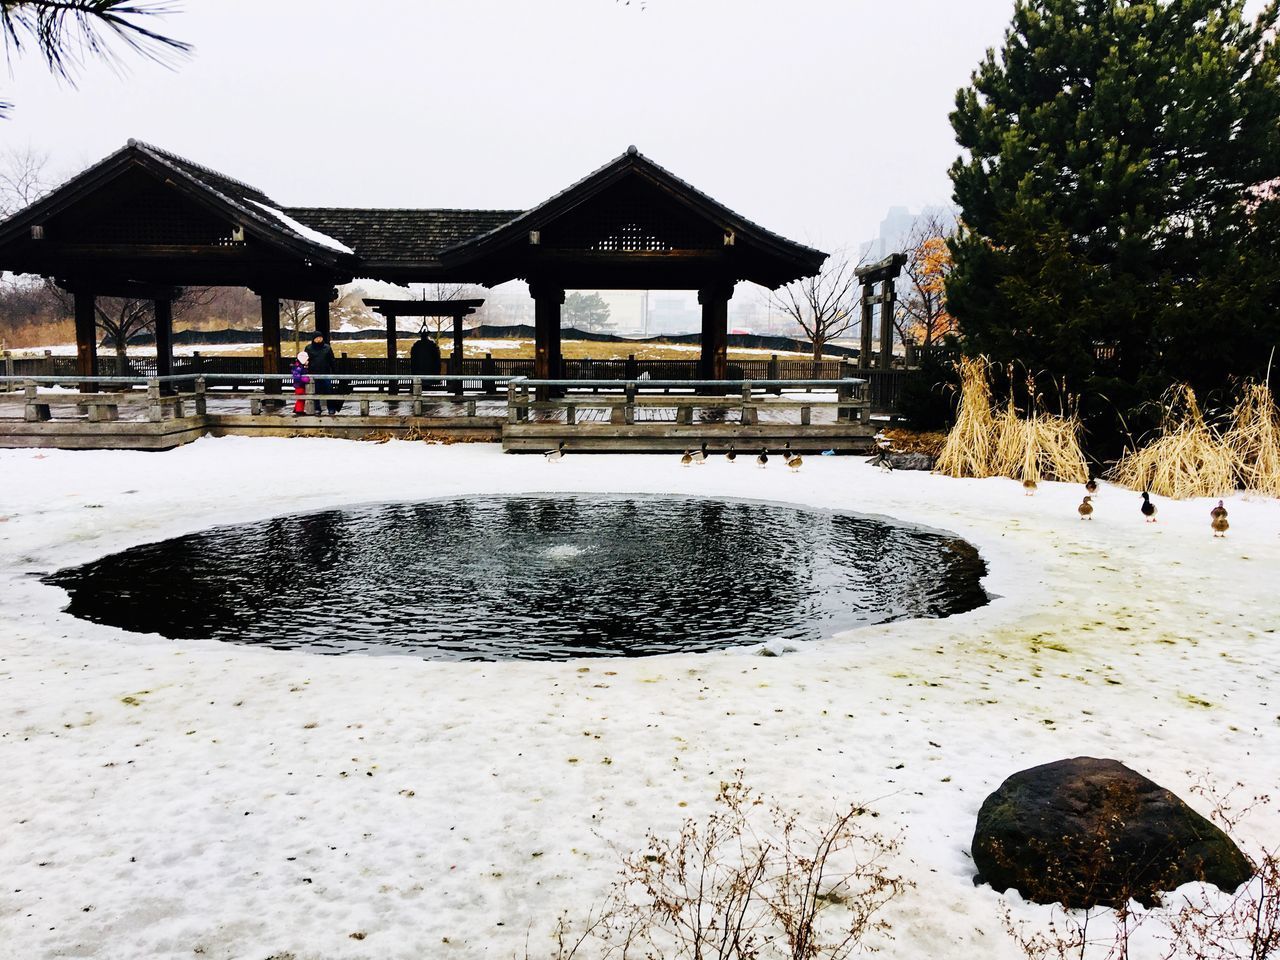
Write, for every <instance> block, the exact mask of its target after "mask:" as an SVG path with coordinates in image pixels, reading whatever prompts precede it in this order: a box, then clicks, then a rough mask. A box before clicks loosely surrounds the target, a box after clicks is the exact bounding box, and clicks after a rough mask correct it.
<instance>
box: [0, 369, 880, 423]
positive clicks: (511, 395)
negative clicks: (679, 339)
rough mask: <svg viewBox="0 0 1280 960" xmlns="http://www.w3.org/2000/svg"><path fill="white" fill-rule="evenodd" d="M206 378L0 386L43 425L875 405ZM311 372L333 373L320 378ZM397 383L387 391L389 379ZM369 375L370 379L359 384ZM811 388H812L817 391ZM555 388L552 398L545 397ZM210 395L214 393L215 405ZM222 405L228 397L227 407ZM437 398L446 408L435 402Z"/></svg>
mask: <svg viewBox="0 0 1280 960" xmlns="http://www.w3.org/2000/svg"><path fill="white" fill-rule="evenodd" d="M212 379H213V378H209V377H205V376H189V375H173V376H169V377H145V378H144V377H102V376H99V377H79V376H76V375H70V376H63V377H29V378H7V377H3V376H0V386H7V385H10V384H15V383H16V385H17V386H18V387H19V390H18V392H6V393H0V405H6V406H9V405H14V404H21V405H22V407H23V420H24V421H25V422H27V423H42V422H47V421H49V420H53V419H76V420H78V419H80V418H82V417H86V418H87V419H88V420H89V421H90V422H93V423H101V422H109V421H116V420H119V419H120V412H121V408H127V407H133V408H135V409H134V411H133V416H134V419H138V418H139V417H141V418H142V419H144V420H148V421H151V422H160V421H163V420H167V419H182V418H184V417H188V416H201V417H203V416H206V415H209V414H215V413H216V414H231V413H235V412H236V409H235V408H238V410H239V412H240V413H241V414H243V413H248V414H250V415H252V416H276V415H282V414H288V413H292V405H293V404H294V403H296V402H297V401H298V400H301V401H302V403H303V405H304V412H305V413H307V414H313V415H314V414H316V413H320V412H322V411H321V410H320V406H319V405H320V404H321V403H322V402H325V401H328V400H339V401H343V402H344V403H346V402H350V403H352V404H355V405H358V411H359V415H360V416H362V417H368V416H370V413H371V405H372V404H373V403H374V402H378V403H383V404H387V405H389V407H390V408H391V412H392V415H393V416H399V415H400V413H399V411H400V410H401V409H403V408H404V407H408V411H406V412H411V414H412V415H413V416H414V417H428V418H430V417H432V416H439V417H447V418H456V417H457V416H458V415H459V410H461V414H462V415H463V416H465V417H467V418H475V417H477V416H479V413H480V405H481V404H484V405H485V406H486V407H487V408H488V410H489V411H490V412H489V416H491V417H498V418H502V419H506V420H507V421H508V422H510V423H520V422H524V421H527V420H528V418H529V416H530V413H531V412H534V413H537V412H546V411H551V410H557V411H564V414H565V418H566V420H567V422H568V423H569V424H573V423H575V421H576V419H577V412H578V410H579V409H586V408H592V409H606V410H609V411H610V418H611V420H613V421H614V422H617V423H625V424H630V423H634V421H635V414H636V410H637V409H638V408H646V407H648V408H656V407H663V408H672V407H674V408H675V409H676V422H678V423H689V422H692V418H693V411H695V410H701V411H719V412H722V413H723V412H728V411H733V410H736V411H738V412H739V418H740V422H742V423H744V424H751V423H754V422H756V421H757V419H758V415H759V412H760V411H762V410H764V409H768V410H771V411H798V413H799V422H800V424H801V425H807V424H809V423H810V421H811V417H812V414H813V411H815V410H818V409H824V410H827V411H830V412H833V413H834V414H835V419H836V420H837V422H855V421H856V422H860V423H863V424H866V423H867V422H868V421H869V418H870V412H871V409H872V404H871V402H870V398H869V393H868V384H867V382H866V381H864V380H862V379H859V378H845V379H841V380H834V381H833V380H824V379H816V380H811V379H785V380H761V381H751V380H728V381H726V380H696V379H676V380H657V379H636V380H582V379H557V380H534V379H531V378H526V377H510V376H488V377H481V376H478V375H477V376H472V375H470V374H465V375H463V374H459V375H452V374H443V375H441V376H431V377H421V376H413V375H406V376H403V377H400V376H396V377H393V376H391V375H389V374H386V373H383V374H380V375H377V376H373V375H368V376H366V375H359V374H333V375H331V376H329V377H324V378H316V379H312V381H311V382H310V383H308V384H307V385H306V388H305V392H304V393H303V394H302V395H301V396H299V395H297V394H295V393H293V392H292V391H291V389H289V388H287V387H286V383H287V382H290V381H291V378H290V377H288V376H286V375H284V374H277V375H274V376H268V375H266V374H261V373H259V374H223V375H221V376H220V377H219V378H218V380H219V381H223V383H221V385H219V386H215V385H214V384H213V383H212V382H211V381H212ZM317 379H319V380H322V381H330V382H329V383H328V384H327V387H328V390H327V392H322V391H324V390H325V386H326V385H325V384H320V383H317ZM393 379H394V380H396V381H398V382H399V383H400V385H401V387H402V388H403V391H404V392H403V393H401V394H391V393H389V392H387V390H384V389H383V388H387V389H389V388H390V381H392V380H393ZM366 381H373V382H372V383H371V384H366ZM815 391H816V392H815ZM553 393H554V394H555V396H554V397H552V396H549V395H550V394H553ZM211 401H217V405H216V409H215V408H214V407H212V406H211V405H210V404H211ZM229 404H231V405H230V406H229ZM442 405H443V406H442Z"/></svg>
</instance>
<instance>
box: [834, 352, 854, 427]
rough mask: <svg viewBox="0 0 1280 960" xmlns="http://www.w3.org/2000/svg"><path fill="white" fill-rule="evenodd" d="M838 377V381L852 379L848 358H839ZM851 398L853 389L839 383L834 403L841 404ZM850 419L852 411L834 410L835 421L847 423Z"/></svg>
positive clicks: (838, 408)
mask: <svg viewBox="0 0 1280 960" xmlns="http://www.w3.org/2000/svg"><path fill="white" fill-rule="evenodd" d="M838 375H839V377H840V379H841V380H846V379H848V378H850V377H852V376H853V368H852V366H851V365H850V363H849V358H848V357H841V358H840V370H839V374H838ZM852 397H853V388H852V387H850V386H849V385H848V384H845V383H841V384H840V385H839V386H838V387H836V402H837V403H839V402H842V401H847V400H850V399H851V398H852ZM852 419H853V411H852V410H849V409H842V408H840V407H837V408H836V420H837V421H848V420H852Z"/></svg>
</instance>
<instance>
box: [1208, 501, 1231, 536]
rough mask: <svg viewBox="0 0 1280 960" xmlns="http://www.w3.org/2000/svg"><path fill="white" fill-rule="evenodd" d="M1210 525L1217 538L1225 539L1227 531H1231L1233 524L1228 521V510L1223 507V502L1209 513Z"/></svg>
mask: <svg viewBox="0 0 1280 960" xmlns="http://www.w3.org/2000/svg"><path fill="white" fill-rule="evenodd" d="M1209 525H1210V526H1211V527H1213V535H1214V536H1215V537H1225V536H1226V535H1227V531H1228V530H1230V529H1231V524H1230V523H1229V522H1228V521H1227V508H1226V507H1224V506H1223V505H1222V501H1221V500H1219V501H1218V505H1217V506H1216V507H1214V508H1213V509H1212V510H1210V511H1209Z"/></svg>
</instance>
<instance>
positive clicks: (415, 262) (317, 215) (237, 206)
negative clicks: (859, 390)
mask: <svg viewBox="0 0 1280 960" xmlns="http://www.w3.org/2000/svg"><path fill="white" fill-rule="evenodd" d="M138 168H141V169H142V170H144V171H146V172H148V173H149V174H150V175H151V176H153V177H154V178H156V179H157V180H159V181H161V182H163V183H164V184H166V185H168V186H172V187H173V188H175V189H176V190H178V191H179V192H180V193H182V194H183V195H185V196H186V197H187V198H188V199H189V200H191V201H193V202H195V203H196V204H199V205H200V206H202V207H203V208H204V209H205V210H206V211H208V212H210V213H211V214H213V215H215V216H216V218H217V219H218V220H219V221H220V222H222V223H226V224H229V225H230V226H228V232H230V230H231V228H232V227H234V226H237V225H238V226H239V227H243V228H244V229H245V230H246V232H248V233H251V234H252V235H253V236H254V237H255V238H258V239H260V240H263V241H265V242H266V243H268V244H270V245H271V246H272V247H274V248H275V249H276V250H277V251H280V252H282V253H284V254H286V255H287V257H289V258H292V260H291V261H290V262H294V263H297V264H298V269H299V270H306V271H310V272H311V273H309V274H308V276H310V275H312V274H314V273H315V271H322V272H325V271H327V273H328V274H329V275H332V276H333V277H335V278H339V277H341V276H348V277H349V276H353V275H355V276H370V277H381V278H383V279H394V280H397V281H400V282H405V281H410V280H423V279H429V278H431V277H449V276H454V275H457V276H462V275H468V276H469V275H470V274H472V273H477V274H483V275H484V276H485V277H492V278H494V279H496V280H498V281H499V282H500V280H501V279H506V278H509V277H510V276H521V275H524V274H523V273H521V271H522V270H524V269H525V267H527V255H528V250H527V248H528V245H529V236H530V233H531V232H532V231H538V230H540V229H542V228H543V227H544V226H546V225H550V224H554V223H556V222H557V221H562V220H563V218H566V217H572V216H577V215H578V213H579V212H580V211H581V210H584V209H590V207H591V204H592V203H593V202H596V199H597V198H598V197H601V196H602V195H605V194H606V193H607V191H609V190H610V188H612V187H614V186H615V185H619V184H622V183H623V182H624V181H626V182H627V183H632V184H636V183H643V184H644V189H645V190H649V191H653V193H652V195H654V196H656V197H659V198H662V202H669V203H672V204H675V205H678V207H679V208H680V209H682V210H685V211H688V213H689V214H690V215H691V216H693V217H695V218H696V219H697V221H698V222H699V223H702V224H705V229H706V230H708V231H712V233H713V236H715V237H718V236H719V234H718V233H717V232H716V231H718V230H723V231H724V248H723V253H722V254H716V255H717V256H720V257H721V260H722V261H723V265H726V269H736V270H739V271H741V273H740V274H739V276H740V277H741V278H743V279H753V280H756V281H757V282H763V283H765V284H766V285H767V286H776V285H778V284H781V283H785V282H787V281H789V280H791V279H795V278H798V277H802V276H808V275H811V274H813V273H816V272H817V271H818V269H819V268H820V267H821V265H822V262H823V260H824V259H826V254H824V253H822V252H821V251H818V250H815V249H813V248H811V247H807V246H804V245H802V244H799V243H795V242H794V241H791V240H788V239H786V238H785V237H782V236H780V235H778V234H776V233H773V232H772V231H769V230H766V229H765V228H764V227H762V226H760V225H759V224H757V223H754V222H753V221H751V220H748V219H747V218H745V217H743V216H742V215H741V214H738V213H736V212H734V211H733V210H730V209H729V208H728V207H726V206H724V205H723V204H721V203H719V202H718V201H716V200H714V199H712V198H711V197H709V196H708V195H707V194H705V193H703V192H701V191H700V190H698V189H696V188H695V187H693V186H692V185H690V184H689V183H687V182H686V181H684V180H682V179H680V178H679V177H677V176H675V175H674V174H672V173H671V172H670V171H668V170H666V169H665V168H663V167H661V166H659V165H658V164H656V163H654V162H653V161H652V160H650V159H649V158H647V157H645V156H644V155H643V154H641V153H639V152H638V151H637V150H636V149H635V148H634V147H631V148H628V150H627V151H626V152H625V153H623V154H622V155H621V156H619V157H617V158H615V159H613V160H611V161H609V162H608V163H607V164H605V165H604V166H602V167H600V168H599V169H597V170H595V171H593V172H592V173H590V174H588V175H587V176H586V177H584V178H582V179H581V180H579V181H577V182H576V183H574V184H572V185H571V186H569V187H567V188H565V189H564V190H562V191H560V192H559V193H557V194H555V195H554V196H552V197H550V198H549V199H547V200H545V201H544V202H542V203H540V204H538V205H537V206H535V207H533V208H531V209H529V210H456V209H397V208H390V209H388V208H369V207H286V206H284V205H282V204H279V203H277V202H276V201H274V200H272V199H271V197H269V196H268V195H267V194H266V193H264V192H263V191H262V190H260V189H259V188H257V187H255V186H252V185H250V184H248V183H245V182H243V181H241V180H237V179H235V178H234V177H230V176H227V175H226V174H224V173H220V172H219V171H217V170H213V169H211V168H209V167H206V166H204V165H202V164H198V163H195V162H193V161H191V160H188V159H186V158H185V157H181V156H179V155H177V154H175V153H171V152H170V151H168V150H164V149H161V148H160V147H156V146H154V145H152V144H149V143H144V142H143V141H140V140H130V141H129V142H128V143H127V144H126V145H125V146H124V147H122V148H121V149H120V150H117V151H116V152H115V153H113V154H111V155H110V156H108V157H106V158H105V159H103V160H102V161H100V162H99V163H97V164H95V165H93V166H92V167H90V168H89V169H87V170H85V171H83V172H82V173H80V174H78V175H77V176H75V177H73V178H72V179H71V180H69V181H68V182H67V183H65V184H63V185H62V186H61V187H58V188H57V189H55V190H53V191H52V192H50V193H49V194H47V195H46V196H44V197H42V198H41V199H39V200H37V201H36V202H35V203H33V204H32V205H30V206H29V207H27V208H25V209H24V210H21V211H19V212H18V213H16V214H14V215H13V216H12V217H10V218H9V219H8V220H5V221H2V222H0V261H6V260H7V261H8V262H7V263H6V262H0V268H6V267H10V268H12V267H13V266H15V265H16V266H17V267H18V268H19V269H24V268H25V269H33V268H34V269H36V270H37V271H38V272H45V271H46V269H48V270H49V271H50V272H56V270H57V266H58V264H59V263H60V262H61V261H57V260H56V257H57V254H56V253H55V252H54V250H53V248H52V247H51V246H50V245H47V244H41V242H40V241H35V242H32V238H33V236H34V234H33V232H32V231H31V229H30V228H31V227H33V226H37V225H40V224H42V223H44V222H46V221H47V220H48V219H49V218H51V217H55V216H57V215H58V214H60V213H61V212H62V211H65V210H68V209H69V208H72V207H74V206H75V205H76V204H77V203H79V202H81V201H82V200H85V199H86V198H89V197H92V196H94V195H95V194H98V193H99V192H106V191H110V190H111V185H112V183H113V181H114V180H115V179H116V178H117V177H119V176H121V175H122V174H123V173H125V172H126V171H129V170H131V169H138ZM735 244H736V245H737V248H736V251H735V250H733V249H732V248H733V246H734V245H735ZM714 245H715V247H716V248H720V244H719V242H718V240H716V241H715V242H714ZM42 251H47V252H48V255H47V256H46V255H45V253H44V252H42ZM42 258H43V259H42ZM50 258H54V259H50ZM49 264H53V266H52V267H50V266H49ZM735 265H736V266H735ZM150 272H151V273H156V274H158V273H160V272H163V268H162V267H160V266H156V267H155V268H154V269H153V270H151V271H150ZM526 272H527V271H526ZM228 275H230V274H228ZM183 282H193V281H186V280H184V281H183Z"/></svg>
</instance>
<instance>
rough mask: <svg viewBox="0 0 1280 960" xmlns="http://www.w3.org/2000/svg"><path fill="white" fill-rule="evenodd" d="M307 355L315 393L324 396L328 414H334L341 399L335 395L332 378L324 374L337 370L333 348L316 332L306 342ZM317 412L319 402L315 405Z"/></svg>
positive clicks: (308, 368) (340, 403) (339, 408)
mask: <svg viewBox="0 0 1280 960" xmlns="http://www.w3.org/2000/svg"><path fill="white" fill-rule="evenodd" d="M307 356H308V357H310V358H311V362H310V363H308V364H307V371H308V372H309V373H310V374H311V376H312V377H313V378H314V379H315V382H316V394H317V395H318V396H322V397H324V398H325V406H326V407H327V408H328V409H329V416H331V417H332V416H334V415H335V414H336V413H337V412H338V411H339V410H341V409H342V400H341V399H339V398H338V397H337V396H336V392H337V391H335V390H334V387H333V380H331V379H329V378H328V377H327V376H325V375H326V374H333V373H337V372H338V360H337V358H336V357H334V355H333V348H332V347H331V346H329V344H327V343H326V342H325V339H324V335H323V334H319V333H317V334H316V335H315V337H314V338H313V339H312V341H311V342H310V343H308V344H307ZM316 411H317V413H318V412H319V404H317V406H316Z"/></svg>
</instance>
